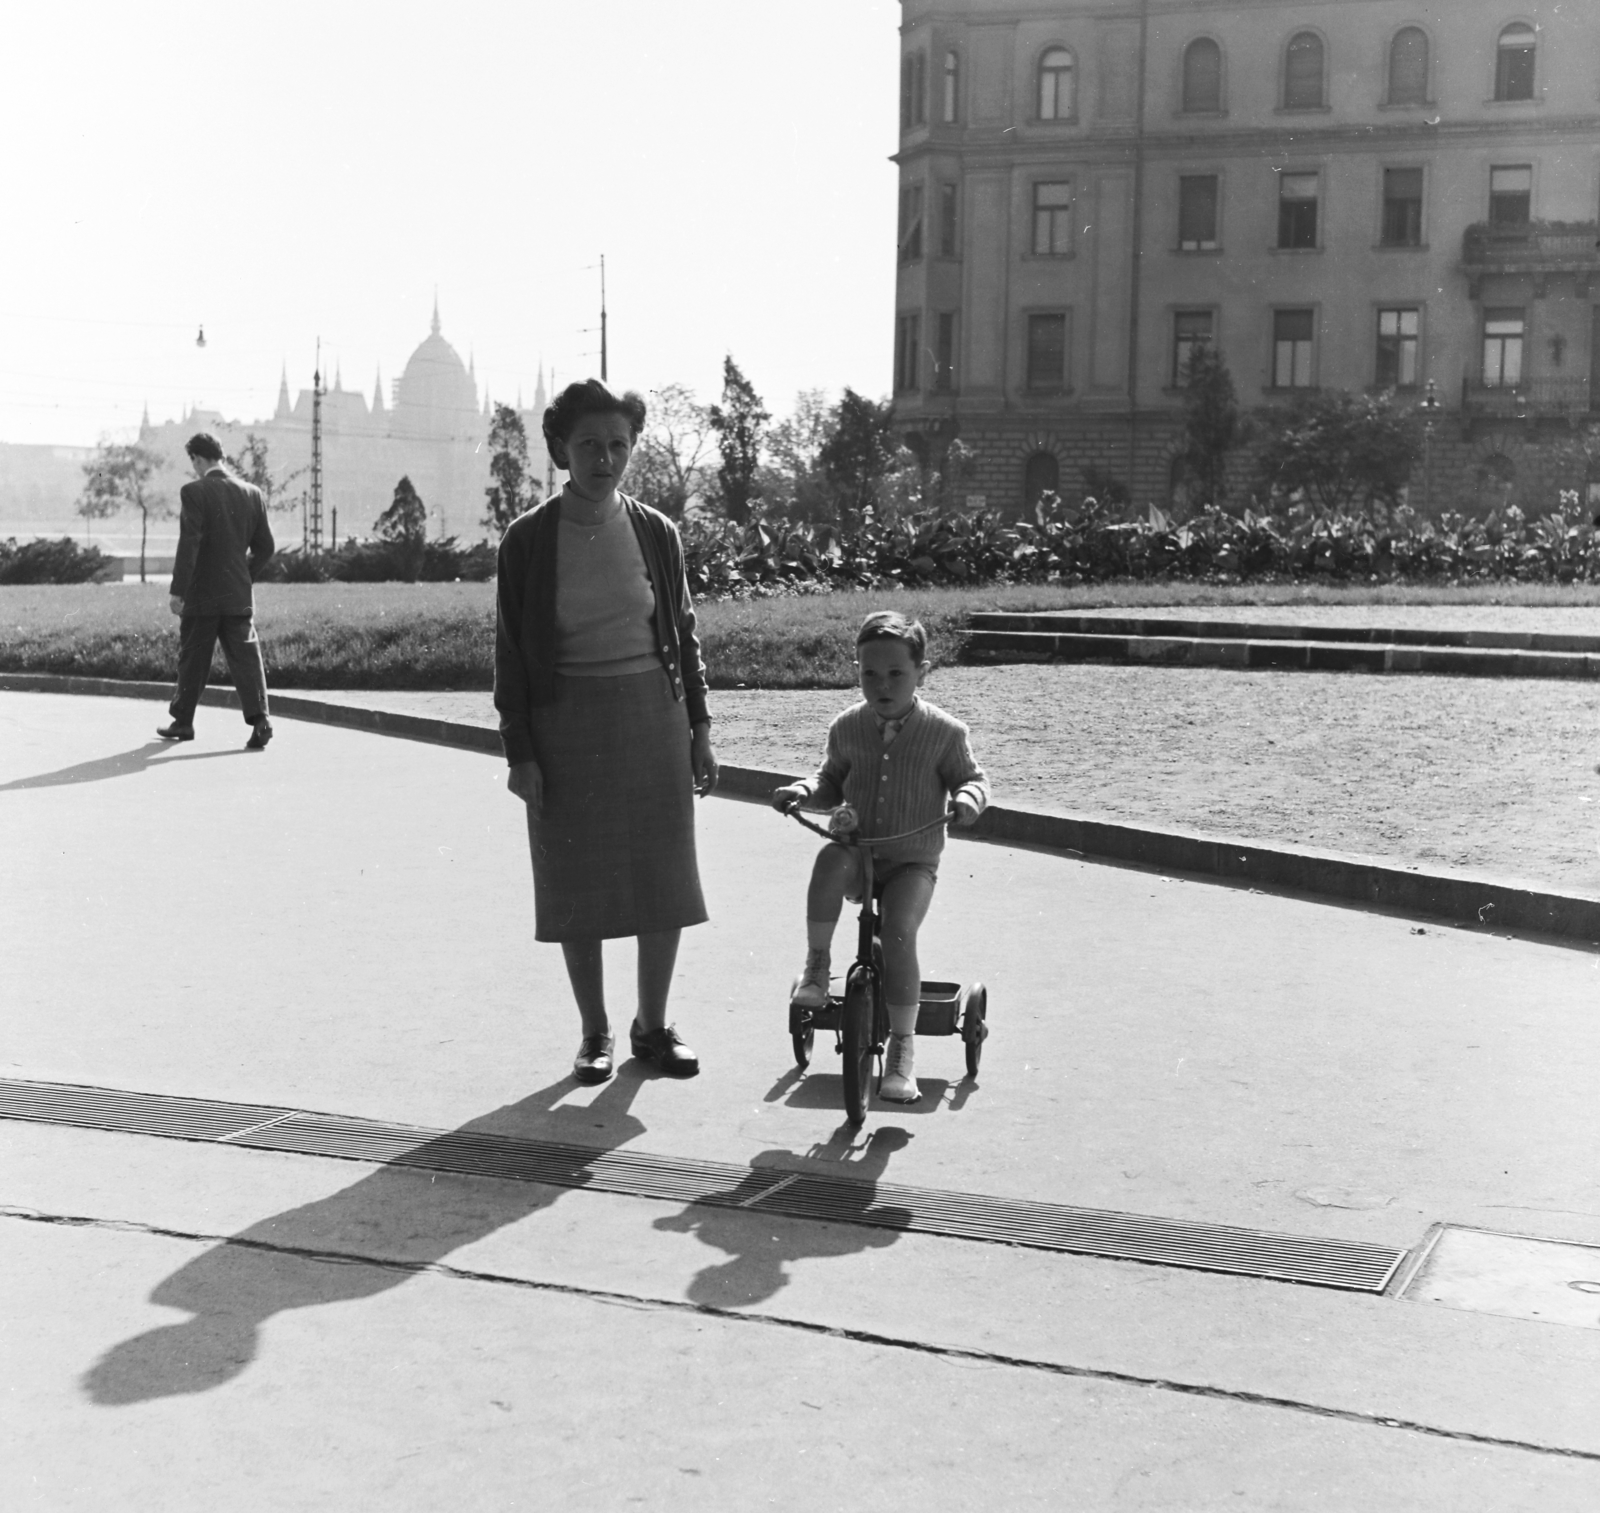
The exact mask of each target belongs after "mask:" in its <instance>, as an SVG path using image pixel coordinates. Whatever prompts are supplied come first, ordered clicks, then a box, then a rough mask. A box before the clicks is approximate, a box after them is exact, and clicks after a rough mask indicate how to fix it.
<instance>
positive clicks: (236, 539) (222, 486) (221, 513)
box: [172, 465, 277, 615]
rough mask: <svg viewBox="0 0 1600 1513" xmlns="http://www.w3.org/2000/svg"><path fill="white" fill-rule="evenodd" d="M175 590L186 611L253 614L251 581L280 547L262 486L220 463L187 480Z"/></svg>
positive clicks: (253, 601)
mask: <svg viewBox="0 0 1600 1513" xmlns="http://www.w3.org/2000/svg"><path fill="white" fill-rule="evenodd" d="M179 498H180V499H181V500H182V501H183V503H182V510H181V512H180V516H179V521H178V555H177V558H176V560H175V561H174V562H173V564H172V594H173V597H174V598H178V599H182V600H183V612H184V614H186V615H248V614H250V613H252V612H253V611H254V609H255V598H254V595H253V593H252V590H251V585H252V584H253V583H254V582H255V581H256V579H257V578H259V577H260V576H261V574H262V571H263V569H265V567H266V565H267V563H269V562H270V561H271V560H272V554H273V552H274V551H276V550H277V547H276V544H275V543H274V542H273V539H272V530H271V527H269V526H268V524H267V507H266V504H265V502H264V501H263V500H262V498H261V490H260V489H258V488H257V487H256V486H255V485H254V484H253V483H245V482H244V481H243V480H242V479H238V478H235V477H233V476H232V475H231V474H230V473H228V472H227V471H226V470H225V469H224V468H222V467H221V466H220V465H219V466H218V467H214V468H212V469H211V471H210V472H209V473H207V474H206V476H205V477H204V478H197V479H195V481H194V482H193V483H186V484H184V486H183V488H182V490H181V491H180V493H179Z"/></svg>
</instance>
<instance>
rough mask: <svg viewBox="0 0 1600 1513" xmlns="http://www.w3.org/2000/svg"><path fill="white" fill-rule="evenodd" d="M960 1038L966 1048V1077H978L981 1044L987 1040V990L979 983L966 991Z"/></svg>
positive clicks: (981, 1052)
mask: <svg viewBox="0 0 1600 1513" xmlns="http://www.w3.org/2000/svg"><path fill="white" fill-rule="evenodd" d="M961 1038H962V1040H964V1041H965V1042H966V1046H967V1076H969V1077H976V1076H977V1075H978V1063H979V1062H980V1061H982V1060H983V1043H984V1041H985V1040H987V1039H988V1038H989V990H988V989H987V988H986V987H984V985H983V984H982V983H981V982H975V983H973V984H972V986H971V987H970V988H968V989H967V1007H966V1011H965V1012H964V1013H963V1014H962V1016H961Z"/></svg>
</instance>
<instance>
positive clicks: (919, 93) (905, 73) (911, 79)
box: [900, 53, 928, 131]
mask: <svg viewBox="0 0 1600 1513" xmlns="http://www.w3.org/2000/svg"><path fill="white" fill-rule="evenodd" d="M927 122H928V55H927V54H926V53H907V54H906V55H905V57H904V58H902V59H901V60H900V127H901V130H902V131H909V130H910V129H911V128H912V127H913V126H925V125H927Z"/></svg>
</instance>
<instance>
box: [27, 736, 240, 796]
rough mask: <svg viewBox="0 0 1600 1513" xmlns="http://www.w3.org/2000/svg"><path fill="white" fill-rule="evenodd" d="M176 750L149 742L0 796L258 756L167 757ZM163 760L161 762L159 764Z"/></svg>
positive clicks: (207, 753)
mask: <svg viewBox="0 0 1600 1513" xmlns="http://www.w3.org/2000/svg"><path fill="white" fill-rule="evenodd" d="M169 752H172V746H171V745H170V744H169V743H168V742H166V741H147V742H146V743H145V744H144V745H143V746H136V747H135V748H134V749H133V750H132V751H119V752H117V753H116V755H114V756H108V757H96V758H95V760H94V761H92V762H78V763H76V764H75V765H73V766H71V767H61V768H58V769H57V770H56V771H54V772H41V773H39V774H38V775H37V776H35V777H28V778H13V779H12V781H11V782H9V783H0V793H11V792H14V791H16V790H18V789H23V788H66V787H70V786H71V785H72V784H74V783H98V782H101V781H103V780H104V779H106V778H125V777H132V776H133V775H134V774H135V773H140V772H148V771H149V770H150V769H151V768H152V767H165V766H167V765H168V764H169V763H171V762H209V761H211V760H212V759H213V758H216V757H231V756H255V755H256V754H257V753H255V752H253V751H247V750H246V749H245V748H244V747H243V746H239V747H236V748H234V749H233V750H230V751H192V752H190V751H186V752H183V753H181V754H173V755H167V753H169ZM158 758H159V760H158Z"/></svg>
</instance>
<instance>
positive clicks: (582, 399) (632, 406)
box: [542, 378, 645, 466]
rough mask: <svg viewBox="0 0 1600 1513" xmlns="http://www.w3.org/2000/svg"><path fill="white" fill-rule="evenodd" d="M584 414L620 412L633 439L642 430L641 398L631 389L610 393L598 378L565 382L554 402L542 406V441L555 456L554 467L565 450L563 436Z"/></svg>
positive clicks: (642, 410)
mask: <svg viewBox="0 0 1600 1513" xmlns="http://www.w3.org/2000/svg"><path fill="white" fill-rule="evenodd" d="M585 415H620V416H622V418H623V419H624V420H626V421H627V422H628V427H629V429H630V430H631V431H632V432H633V439H634V440H635V441H637V440H638V439H639V432H640V431H642V430H643V429H644V417H645V408H644V399H643V397H642V396H641V395H639V394H637V393H635V392H634V391H633V390H632V389H629V390H628V391H627V392H626V393H625V394H613V393H612V392H611V390H610V389H608V388H607V387H606V386H605V385H604V384H603V383H601V382H600V380H599V379H598V378H589V379H585V380H584V381H583V382H582V383H575V384H568V385H567V386H566V388H564V389H563V390H562V391H561V392H560V393H559V394H557V395H556V397H555V402H554V403H553V404H551V405H548V406H546V408H545V412H544V419H543V422H542V425H543V428H544V444H545V445H546V446H547V447H549V448H550V456H551V458H552V459H557V466H560V463H559V460H558V459H559V456H560V455H561V454H562V453H564V451H565V449H566V443H567V438H568V437H569V436H571V435H572V433H573V431H574V429H575V428H576V427H577V424H578V422H579V421H580V420H582V419H583V417H584V416H585Z"/></svg>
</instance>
